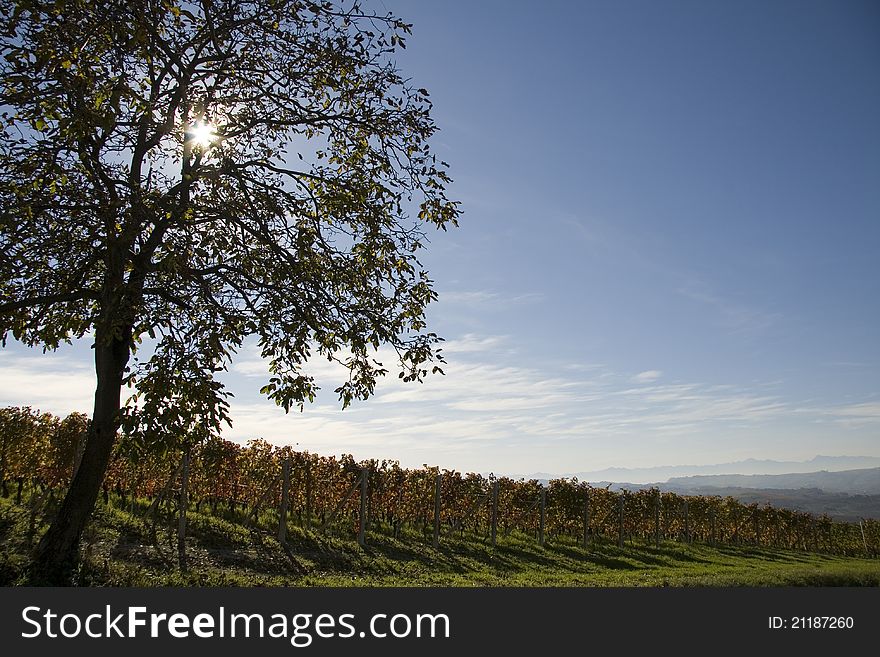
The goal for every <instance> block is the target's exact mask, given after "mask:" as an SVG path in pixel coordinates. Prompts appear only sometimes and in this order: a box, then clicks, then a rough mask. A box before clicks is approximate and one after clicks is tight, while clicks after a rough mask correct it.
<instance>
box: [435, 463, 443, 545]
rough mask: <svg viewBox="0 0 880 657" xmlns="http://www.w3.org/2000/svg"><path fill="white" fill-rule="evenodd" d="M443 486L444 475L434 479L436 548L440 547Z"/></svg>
mask: <svg viewBox="0 0 880 657" xmlns="http://www.w3.org/2000/svg"><path fill="white" fill-rule="evenodd" d="M442 484H443V475H442V474H438V475H437V476H436V477H434V547H435V548H438V547H440V489H441V487H442Z"/></svg>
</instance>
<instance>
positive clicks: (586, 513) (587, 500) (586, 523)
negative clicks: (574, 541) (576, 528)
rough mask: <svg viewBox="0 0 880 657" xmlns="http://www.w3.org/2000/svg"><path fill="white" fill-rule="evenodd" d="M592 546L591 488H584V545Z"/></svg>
mask: <svg viewBox="0 0 880 657" xmlns="http://www.w3.org/2000/svg"><path fill="white" fill-rule="evenodd" d="M589 546H590V489H589V488H586V489H585V490H584V547H585V548H587V547H589Z"/></svg>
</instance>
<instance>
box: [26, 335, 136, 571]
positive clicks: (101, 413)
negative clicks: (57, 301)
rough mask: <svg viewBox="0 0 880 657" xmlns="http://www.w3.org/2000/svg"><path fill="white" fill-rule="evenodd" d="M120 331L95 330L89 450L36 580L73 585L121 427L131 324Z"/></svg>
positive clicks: (40, 553)
mask: <svg viewBox="0 0 880 657" xmlns="http://www.w3.org/2000/svg"><path fill="white" fill-rule="evenodd" d="M117 330H118V333H116V334H115V335H114V337H113V338H111V339H109V340H108V339H107V338H105V337H104V335H102V334H103V333H105V332H104V331H100V330H99V331H97V332H96V339H95V347H94V348H95V373H96V375H97V387H96V389H95V407H94V413H93V415H92V421H91V423H90V425H89V432H88V437H87V439H86V446H85V451H84V452H83V457H82V461H81V462H80V466H79V468H77V471H76V475H75V476H74V478H73V480H72V481H71V483H70V488H69V489H68V491H67V495H66V496H65V497H64V501H63V502H62V504H61V508H60V509H59V511H58V514H57V515H56V517H55V519H54V520H53V522H52V524H51V526H50V527H49V529H48V530H47V531H46V533H45V534H44V535H43V537H42V539H41V540H40V543H39V545H38V546H37V549H36V552H35V555H34V561H33V564H32V569H31V579H32V583H34V584H45V585H51V586H63V585H69V584H71V583H72V579H73V575H74V573H75V571H76V568H77V566H78V563H79V542H80V537H81V536H82V532H83V529H85V526H86V523H87V522H88V520H89V517H90V516H91V514H92V511H93V509H94V508H95V502H96V501H97V499H98V494H99V493H100V491H101V484H102V483H103V481H104V474H105V472H106V471H107V466H108V464H109V463H110V456H111V454H112V452H113V444H114V443H115V441H116V432H117V430H118V429H119V422H120V415H119V410H120V398H121V393H122V378H123V376H124V373H125V368H126V365H127V364H128V359H129V355H130V346H131V329H130V328H129V329H128V330H125V329H121V330H120V329H117Z"/></svg>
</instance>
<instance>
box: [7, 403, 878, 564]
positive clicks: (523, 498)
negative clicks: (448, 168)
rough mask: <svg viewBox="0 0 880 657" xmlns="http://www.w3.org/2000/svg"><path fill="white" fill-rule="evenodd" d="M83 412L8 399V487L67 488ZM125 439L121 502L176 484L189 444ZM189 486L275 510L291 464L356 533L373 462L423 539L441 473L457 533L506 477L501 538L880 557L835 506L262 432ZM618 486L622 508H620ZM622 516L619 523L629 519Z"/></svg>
mask: <svg viewBox="0 0 880 657" xmlns="http://www.w3.org/2000/svg"><path fill="white" fill-rule="evenodd" d="M84 431H85V417H84V416H82V415H80V414H74V415H71V416H69V417H68V418H66V419H64V420H59V419H58V418H55V417H54V416H52V415H50V414H47V413H40V412H39V411H33V410H31V409H29V408H5V409H0V440H2V442H0V446H2V447H3V450H4V451H3V452H2V456H3V467H4V470H3V473H4V474H3V477H2V479H3V491H4V493H3V494H4V495H10V494H11V489H10V488H9V486H8V484H11V483H15V482H18V481H24V482H25V483H30V484H33V485H38V486H41V487H43V488H46V487H48V488H52V487H57V488H62V487H63V486H64V485H66V481H67V480H69V477H70V475H71V472H72V468H73V467H74V462H75V452H76V450H75V447H74V445H75V443H76V442H77V438H76V437H77V436H78V435H79V436H82V435H83V434H84ZM122 445H123V446H122V447H119V448H117V450H116V452H115V453H114V457H113V459H112V460H111V464H110V467H109V468H108V471H107V475H106V478H105V479H104V482H103V488H104V491H105V496H106V497H107V499H108V500H109V499H110V498H111V497H113V496H116V497H119V498H121V499H122V500H123V501H126V500H127V501H129V502H131V501H132V500H134V499H135V498H138V499H144V500H148V499H154V498H155V497H156V496H157V495H160V494H161V493H162V491H163V490H165V489H167V488H169V485H170V487H171V488H172V489H173V488H174V487H175V486H177V485H178V483H179V482H178V481H177V478H176V477H177V474H178V473H179V468H178V465H179V463H180V460H181V457H182V454H183V451H182V450H171V451H168V452H165V453H163V454H159V453H157V452H150V451H143V452H140V453H138V452H136V451H132V450H130V449H129V450H126V449H125V448H124V445H125V443H124V442H123V443H122ZM187 449H188V453H189V457H190V461H189V469H190V476H189V482H188V495H189V499H190V504H191V505H192V508H193V509H194V510H197V511H202V512H210V513H214V514H220V513H222V514H226V515H228V516H229V517H230V518H231V519H233V520H236V521H239V522H248V521H249V519H250V518H252V517H253V516H254V515H255V514H256V512H258V511H260V510H262V511H271V510H273V509H278V506H279V503H280V497H281V473H282V468H283V464H284V462H285V461H288V462H289V464H290V471H291V479H290V488H289V507H288V508H289V511H288V513H289V518H290V520H292V521H293V522H294V523H296V524H298V525H299V526H301V527H303V528H308V529H312V530H326V531H335V532H341V533H342V534H344V535H353V534H354V533H355V532H356V531H357V522H356V519H357V515H358V505H359V487H360V481H361V479H360V478H361V473H362V471H363V470H364V469H367V470H368V472H369V478H368V489H367V517H368V525H369V529H370V531H381V532H387V533H389V534H392V535H395V536H400V535H402V533H403V530H404V529H408V530H410V534H411V532H412V531H413V530H414V531H415V532H416V535H418V534H419V533H420V532H421V533H422V534H423V535H424V536H425V538H426V540H427V539H428V537H429V536H430V535H431V533H432V531H433V522H434V509H435V498H434V495H435V485H436V481H437V477H438V476H439V477H440V482H441V505H440V525H441V532H442V535H443V536H447V535H449V534H457V535H465V534H466V535H468V536H479V537H483V538H487V537H488V536H489V532H490V527H491V523H492V516H493V503H495V491H496V487H497V511H496V514H497V516H496V517H497V521H496V522H497V525H496V529H497V532H498V534H499V535H500V536H503V535H506V534H509V533H510V532H518V533H520V534H522V533H525V534H532V535H535V536H536V538H537V535H538V532H539V528H540V526H541V524H542V523H541V515H542V505H541V500H542V498H543V501H544V505H543V526H544V536H545V539H546V540H548V541H553V540H564V541H569V542H571V541H577V542H580V541H581V540H582V539H583V537H584V520H585V517H586V516H587V515H588V516H589V525H588V532H587V536H588V538H589V539H590V540H593V539H595V540H605V539H606V538H610V539H613V540H615V541H616V540H618V539H619V537H620V535H621V532H622V535H623V537H624V540H625V541H626V543H627V544H628V545H634V546H636V547H639V546H646V547H647V546H650V545H653V542H654V541H655V540H662V541H668V540H674V541H684V542H701V543H706V544H715V545H721V544H747V545H758V546H765V547H768V548H784V549H795V550H806V551H816V552H826V553H833V554H842V555H848V556H864V555H865V554H866V552H867V553H868V554H871V555H873V556H878V555H880V552H878V546H880V522H878V521H877V520H864V521H863V522H862V523H861V525H859V524H852V523H845V522H837V521H834V520H832V519H831V518H830V517H828V516H814V515H811V514H808V513H803V512H799V511H793V510H788V509H781V508H775V507H772V506H768V505H758V504H743V503H741V502H739V501H737V500H735V499H734V498H731V497H724V498H722V497H710V496H681V495H677V494H675V493H669V492H661V491H659V490H657V489H656V488H652V489H644V490H636V491H628V492H625V493H619V492H615V491H611V490H608V489H607V488H602V487H594V486H590V485H589V484H587V483H586V482H581V481H578V480H576V479H554V480H551V481H549V482H547V483H546V484H544V483H542V482H539V481H537V480H522V479H520V480H514V479H511V478H508V477H495V476H494V475H489V476H484V475H481V474H476V473H461V472H457V471H455V470H445V469H440V468H437V467H427V466H426V467H423V468H419V469H409V468H402V467H401V466H400V464H399V463H398V462H396V461H391V460H381V461H380V460H367V461H356V460H355V459H354V458H353V457H352V456H350V455H343V456H341V457H333V456H320V455H318V454H313V453H309V452H301V451H294V450H292V449H291V448H290V447H276V446H273V445H271V444H270V443H268V442H266V441H264V440H252V441H250V442H249V443H248V444H247V445H240V444H237V443H233V442H230V441H226V440H222V439H217V438H212V439H209V440H207V441H206V442H204V443H201V444H199V445H196V446H194V447H189V448H187ZM621 496H622V497H623V513H622V514H621V512H620V511H621ZM621 521H622V523H621Z"/></svg>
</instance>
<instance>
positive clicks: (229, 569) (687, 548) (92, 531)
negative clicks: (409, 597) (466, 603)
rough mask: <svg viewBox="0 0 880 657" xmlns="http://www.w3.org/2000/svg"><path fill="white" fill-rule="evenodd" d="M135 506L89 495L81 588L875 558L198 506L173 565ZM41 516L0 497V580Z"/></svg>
mask: <svg viewBox="0 0 880 657" xmlns="http://www.w3.org/2000/svg"><path fill="white" fill-rule="evenodd" d="M144 510H145V504H141V505H139V506H138V507H136V509H135V511H136V512H135V514H131V513H128V512H127V511H123V510H121V509H119V508H116V507H114V506H106V505H102V504H100V503H99V508H98V510H97V511H96V514H95V518H94V520H93V522H92V524H91V526H90V527H89V529H88V531H87V533H86V535H85V536H84V545H83V554H84V558H83V566H82V569H81V572H80V573H79V583H80V584H83V585H92V586H516V587H527V586H625V587H632V586H792V585H794V586H880V560H877V559H874V560H869V559H859V558H849V557H832V556H827V555H820V554H812V553H804V552H795V551H784V550H769V549H766V548H754V547H750V546H730V547H719V548H711V547H708V546H705V545H696V544H695V545H685V544H681V543H676V542H671V541H670V542H664V543H661V546H660V547H659V548H655V547H653V546H650V545H647V544H645V543H644V542H643V541H641V540H636V541H635V542H634V543H632V544H629V543H628V544H627V545H626V546H625V547H623V548H618V547H617V544H616V542H613V541H610V540H608V539H603V538H601V537H599V538H597V539H595V540H594V541H593V543H592V545H591V546H590V548H589V549H584V548H583V547H581V546H578V545H577V544H576V543H575V542H574V541H573V540H571V539H566V538H561V537H559V538H554V539H551V540H548V541H547V544H546V545H545V547H543V548H541V547H540V546H539V545H538V544H537V542H536V541H535V540H534V537H532V536H525V535H513V534H511V535H510V536H503V535H500V536H499V539H498V545H497V546H496V547H492V546H491V545H490V544H489V542H488V541H487V540H486V539H485V538H484V537H481V536H476V535H470V536H469V535H468V534H467V533H465V534H464V535H463V536H458V535H445V536H444V537H443V540H442V542H441V546H440V548H439V549H434V548H433V547H432V546H431V542H430V537H428V536H425V535H424V534H423V533H422V532H420V531H417V530H410V531H404V532H403V533H402V535H401V537H400V538H399V539H394V538H392V537H391V536H390V534H389V533H388V532H380V531H377V532H368V534H367V546H366V548H360V547H359V546H358V545H357V543H356V542H355V541H354V540H353V539H352V537H351V536H350V535H349V536H345V535H343V534H341V533H340V534H336V535H333V534H329V535H324V534H321V533H315V532H305V531H303V530H302V529H300V528H299V527H296V526H293V527H291V528H290V530H289V539H288V546H287V547H286V548H285V547H284V546H282V545H281V544H280V543H279V542H278V541H277V540H276V539H275V538H274V537H273V536H272V532H271V531H270V527H271V515H270V514H267V516H266V518H265V525H263V526H262V527H261V528H260V527H259V525H260V521H259V520H258V522H257V525H258V528H247V527H245V526H244V525H243V524H241V523H238V522H230V521H229V520H226V519H223V518H220V517H214V516H212V515H210V514H206V513H195V512H190V513H189V514H188V516H187V517H188V532H187V554H188V563H189V572H188V573H187V574H182V573H180V571H179V569H178V567H177V545H176V535H175V533H174V531H173V528H174V527H175V526H176V523H175V522H174V519H173V517H170V516H169V517H166V518H162V519H161V521H160V522H159V524H158V530H157V532H156V539H157V540H156V541H155V542H153V539H152V536H151V531H150V525H149V523H147V522H145V521H144V519H143V511H144ZM41 522H42V519H41V518H40V517H39V515H38V514H32V513H31V511H30V509H29V507H28V506H27V505H26V504H21V505H18V504H15V503H14V502H13V501H12V500H10V499H2V498H0V545H2V554H0V584H2V585H6V586H9V585H15V584H23V583H26V581H25V580H24V578H23V576H24V572H25V569H26V567H27V563H28V556H27V555H28V553H29V550H30V546H31V545H32V544H33V541H34V537H35V536H38V535H39V532H40V531H41V529H42V528H43V527H42V525H41Z"/></svg>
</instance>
